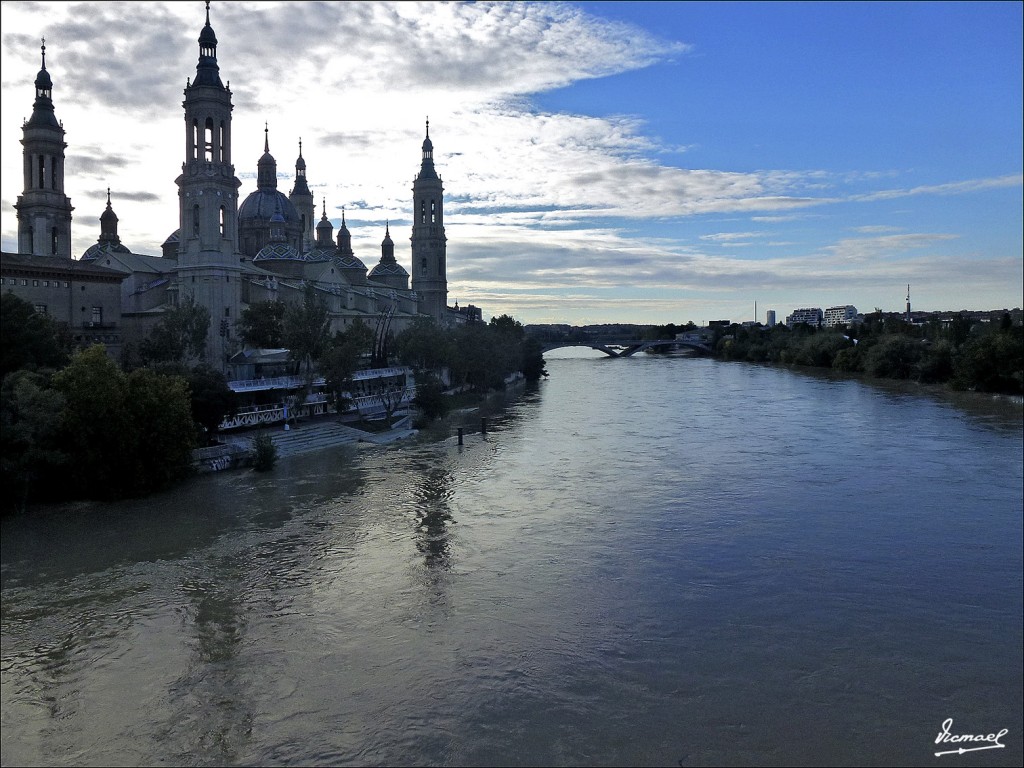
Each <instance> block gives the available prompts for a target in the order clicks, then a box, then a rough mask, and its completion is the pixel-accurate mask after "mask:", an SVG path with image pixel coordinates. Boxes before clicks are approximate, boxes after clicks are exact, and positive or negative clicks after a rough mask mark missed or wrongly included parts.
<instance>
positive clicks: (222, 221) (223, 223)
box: [220, 205, 227, 237]
mask: <svg viewBox="0 0 1024 768" xmlns="http://www.w3.org/2000/svg"><path fill="white" fill-rule="evenodd" d="M226 224H227V215H226V214H225V213H224V206H223V205H222V206H221V207H220V236H221V237H225V236H227V226H226Z"/></svg>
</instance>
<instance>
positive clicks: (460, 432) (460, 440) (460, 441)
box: [459, 427, 462, 445]
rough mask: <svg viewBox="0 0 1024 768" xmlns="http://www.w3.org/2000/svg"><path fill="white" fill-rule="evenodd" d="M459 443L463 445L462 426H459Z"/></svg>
mask: <svg viewBox="0 0 1024 768" xmlns="http://www.w3.org/2000/svg"><path fill="white" fill-rule="evenodd" d="M459 445H462V427H459Z"/></svg>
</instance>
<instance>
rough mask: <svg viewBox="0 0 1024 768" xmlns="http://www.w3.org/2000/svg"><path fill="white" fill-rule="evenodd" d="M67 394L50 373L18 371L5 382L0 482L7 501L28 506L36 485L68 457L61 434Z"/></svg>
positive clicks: (0, 398)
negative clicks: (50, 378)
mask: <svg viewBox="0 0 1024 768" xmlns="http://www.w3.org/2000/svg"><path fill="white" fill-rule="evenodd" d="M63 408H64V398H63V397H62V396H61V395H60V393H59V392H57V391H56V390H54V389H52V388H51V387H50V386H49V382H48V381H47V379H46V377H45V376H43V375H41V374H38V373H33V372H31V371H25V370H23V371H16V372H15V373H12V374H11V375H9V376H7V377H6V378H4V380H3V387H2V388H0V478H2V480H0V482H2V483H3V487H4V488H6V489H8V491H9V492H8V493H5V494H3V499H4V504H5V505H9V506H12V507H13V506H17V507H19V508H20V509H22V510H24V508H25V505H26V504H27V502H28V499H29V497H30V495H31V494H32V493H33V492H34V490H35V488H36V487H37V486H43V487H45V485H46V480H47V479H49V478H50V477H53V476H54V474H55V473H56V470H57V469H58V468H59V467H60V466H61V465H62V464H64V463H65V462H66V461H67V458H68V457H67V454H65V453H64V451H62V450H61V449H60V447H59V442H58V440H57V436H58V432H59V428H60V423H61V412H62V411H63Z"/></svg>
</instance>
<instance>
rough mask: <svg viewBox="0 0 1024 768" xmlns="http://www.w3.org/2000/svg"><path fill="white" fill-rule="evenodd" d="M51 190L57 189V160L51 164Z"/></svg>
mask: <svg viewBox="0 0 1024 768" xmlns="http://www.w3.org/2000/svg"><path fill="white" fill-rule="evenodd" d="M50 189H57V162H56V158H54V159H53V161H51V162H50Z"/></svg>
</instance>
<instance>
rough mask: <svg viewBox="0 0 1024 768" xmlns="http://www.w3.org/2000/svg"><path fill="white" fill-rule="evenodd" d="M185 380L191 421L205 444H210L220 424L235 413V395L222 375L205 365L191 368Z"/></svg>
mask: <svg viewBox="0 0 1024 768" xmlns="http://www.w3.org/2000/svg"><path fill="white" fill-rule="evenodd" d="M187 378H188V387H189V393H190V404H191V413H192V419H193V421H195V423H196V424H197V425H198V426H199V427H200V428H201V429H202V430H203V432H204V433H205V435H206V442H208V443H209V442H212V441H213V439H214V437H215V436H216V434H217V429H218V427H220V424H221V422H222V421H224V419H225V418H227V417H229V416H233V415H234V413H235V410H236V408H237V403H236V401H235V393H234V392H232V391H231V387H229V386H228V380H227V377H226V376H225V375H224V374H223V373H221V372H220V371H218V370H215V369H213V368H211V367H209V366H206V365H200V366H196V367H195V368H193V369H192V370H191V371H189V372H188V375H187Z"/></svg>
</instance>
